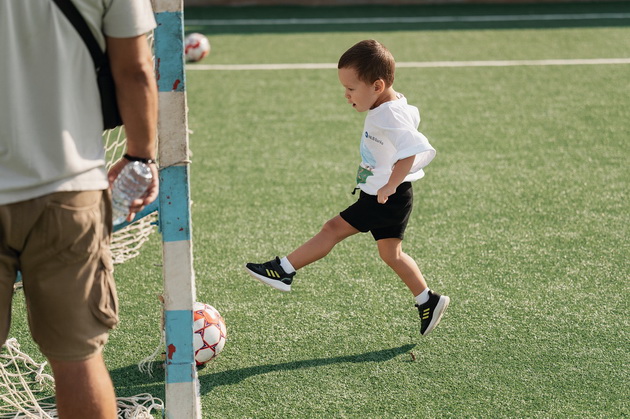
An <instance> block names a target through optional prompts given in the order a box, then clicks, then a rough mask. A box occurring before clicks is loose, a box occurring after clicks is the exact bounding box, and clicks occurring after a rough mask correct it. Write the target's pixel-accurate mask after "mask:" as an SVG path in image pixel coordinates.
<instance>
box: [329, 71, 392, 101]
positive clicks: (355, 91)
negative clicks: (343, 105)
mask: <svg viewBox="0 0 630 419" xmlns="http://www.w3.org/2000/svg"><path fill="white" fill-rule="evenodd" d="M338 75H339V81H340V82H341V84H342V85H343V87H345V88H346V92H345V97H346V99H347V100H348V103H350V104H352V107H353V108H354V109H356V110H357V111H358V112H365V111H368V110H370V109H372V108H374V107H375V106H374V105H375V103H376V102H377V100H378V99H379V96H380V95H381V93H383V81H382V80H377V81H375V82H374V83H372V84H368V83H366V82H364V81H361V80H359V78H358V77H357V72H356V70H355V69H354V68H351V67H348V68H340V69H339V71H338Z"/></svg>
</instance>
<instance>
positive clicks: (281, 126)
mask: <svg viewBox="0 0 630 419" xmlns="http://www.w3.org/2000/svg"><path fill="white" fill-rule="evenodd" d="M484 7H485V8H483V7H480V8H479V9H475V8H474V7H467V8H461V7H460V8H458V7H454V6H451V7H445V8H443V9H439V8H436V7H424V8H423V7H415V8H408V9H404V10H403V9H398V10H397V12H400V11H401V10H402V11H404V12H405V15H413V13H416V14H418V15H423V14H427V15H431V14H433V15H440V14H454V13H466V14H475V13H476V14H480V15H484V14H488V13H494V14H520V13H525V12H527V13H561V12H562V10H559V9H558V8H559V7H560V6H558V5H556V6H550V5H548V6H544V5H540V6H532V5H529V6H519V7H518V8H516V9H510V8H509V7H503V8H501V7H499V6H492V7H490V6H484ZM567 7H569V9H563V10H564V11H565V12H570V11H575V12H584V13H586V12H590V13H597V12H601V13H604V12H606V13H609V12H614V11H621V12H627V9H628V6H627V5H626V4H623V3H614V2H611V3H602V4H600V5H597V4H575V5H570V6H567ZM274 10H275V11H274ZM337 10H338V11H339V14H338V15H339V16H344V15H346V14H347V15H350V16H372V15H375V14H377V13H378V14H384V13H385V14H386V13H391V15H393V16H397V15H398V14H397V13H394V12H396V11H391V10H389V9H387V10H389V11H387V12H383V11H382V9H373V8H367V9H363V8H353V9H352V8H343V9H337ZM364 10H367V12H366V14H364V15H362V13H363V12H364ZM375 10H376V11H375ZM378 10H381V11H380V12H378ZM324 11H325V10H324ZM261 13H262V14H261ZM265 13H267V14H265ZM321 13H323V11H322V9H318V8H277V9H273V8H272V9H260V8H253V9H252V8H206V9H197V8H195V9H187V15H186V16H187V17H189V18H196V19H200V18H212V19H218V18H239V17H260V16H262V17H265V18H271V17H278V16H280V17H309V16H313V17H321V16H322V14H321ZM323 16H326V15H325V14H324V15H323ZM491 26H492V25H489V24H484V25H479V27H475V26H474V25H472V24H470V25H467V26H466V27H453V25H451V26H449V25H443V26H442V27H440V26H438V25H433V26H431V28H424V27H423V28H413V27H409V26H404V27H402V28H391V27H385V28H383V27H379V26H377V25H375V26H372V27H369V28H363V27H362V28H357V27H356V26H352V27H347V28H339V27H334V28H332V30H331V28H328V27H318V28H317V30H315V29H313V28H311V29H308V30H307V29H304V30H303V31H301V30H299V28H295V27H293V28H292V29H291V30H280V28H275V29H269V28H267V29H265V28H249V29H247V30H245V29H243V28H240V27H239V28H236V27H227V28H222V29H221V28H215V27H202V26H188V27H186V30H187V31H188V32H190V31H201V32H205V33H206V34H208V36H209V39H210V42H211V43H212V48H213V50H212V53H211V55H210V56H209V57H208V58H206V59H205V60H204V61H203V62H202V64H257V63H335V62H336V61H337V59H338V57H339V55H340V54H342V53H343V52H344V51H345V50H346V49H347V48H348V47H349V46H351V45H352V44H353V43H355V42H357V41H359V40H361V39H365V38H375V39H379V40H381V41H382V42H383V43H385V44H386V45H387V46H388V47H389V48H390V50H391V51H392V52H393V53H394V55H395V56H396V58H397V60H398V61H400V62H408V61H468V60H523V59H531V60H542V59H576V58H625V57H628V56H630V42H629V41H628V39H630V28H628V20H625V21H623V24H622V23H620V21H618V20H615V21H614V22H611V23H609V22H608V21H605V22H601V21H598V22H583V24H582V25H580V24H577V23H575V22H573V23H572V27H567V26H566V25H565V26H563V25H561V24H555V25H554V24H553V23H547V24H545V25H540V26H541V27H535V25H529V26H528V25H516V27H515V28H513V29H510V28H506V27H505V25H504V24H503V25H498V26H497V27H494V28H493V27H491ZM629 70H630V67H629V66H628V64H622V65H565V66H515V67H458V68H400V69H398V70H397V74H396V82H395V88H396V89H397V90H398V91H400V92H402V93H404V94H405V95H406V96H407V98H408V100H409V102H410V103H411V104H414V105H416V106H418V107H419V108H420V112H421V116H422V122H421V125H420V130H421V131H422V132H423V133H424V134H425V135H427V137H428V138H429V139H430V141H431V142H432V144H433V145H434V146H435V148H436V149H437V157H436V158H435V160H434V161H433V162H432V163H431V164H430V165H429V166H428V167H427V169H426V177H425V178H424V179H423V180H421V181H419V182H417V183H416V184H415V186H414V189H415V197H416V200H415V209H414V213H413V215H412V219H411V221H410V225H409V228H408V231H407V235H406V238H405V241H404V244H403V248H404V249H405V250H406V252H407V253H409V254H410V255H411V256H412V257H414V258H415V259H416V261H417V262H418V264H419V266H420V268H421V270H422V271H423V273H424V275H425V277H426V279H427V281H428V283H429V286H430V287H431V288H432V289H435V290H436V291H438V292H440V293H443V294H446V295H449V296H450V297H451V305H450V307H449V309H448V311H447V312H446V314H445V316H444V318H443V320H442V323H441V324H440V326H439V327H438V328H436V329H435V331H434V332H432V334H431V335H429V336H427V337H421V336H420V335H419V333H418V328H419V321H418V313H417V311H416V309H415V308H414V306H413V304H414V301H413V298H412V295H411V294H410V293H409V292H408V291H407V290H406V288H405V287H404V285H403V284H402V282H401V281H400V280H399V279H397V277H396V275H395V274H394V273H393V272H392V271H391V270H390V269H389V268H387V267H386V266H385V264H384V263H383V262H382V261H381V260H380V259H379V257H378V252H377V249H376V245H375V243H374V241H373V240H372V238H371V236H370V235H359V236H355V237H351V238H350V239H348V240H346V241H344V242H342V243H341V244H339V245H338V246H337V247H336V248H335V249H334V250H333V252H332V253H331V254H330V255H329V256H328V257H326V258H325V259H323V260H321V261H319V262H317V263H315V264H313V265H310V266H308V267H306V268H304V269H303V270H301V271H300V272H299V273H298V276H297V277H296V280H295V282H294V285H293V291H292V292H291V293H288V294H286V293H280V292H277V291H274V290H272V289H271V288H268V287H265V286H264V285H262V284H260V283H258V282H257V281H255V280H253V279H251V278H250V277H249V276H247V274H246V273H245V272H244V271H243V269H242V266H243V265H244V264H245V262H248V261H252V262H263V261H266V260H268V259H271V258H272V257H274V256H276V255H279V256H284V255H286V254H287V253H289V252H290V251H291V250H293V249H294V248H295V247H297V246H299V245H300V244H302V243H303V242H304V241H305V240H307V239H309V238H310V237H311V236H312V235H313V234H315V233H317V231H318V230H319V228H320V227H321V225H322V224H323V223H324V222H325V221H326V220H328V219H329V218H331V217H333V216H334V215H336V214H337V213H338V212H339V211H340V210H343V209H344V208H345V207H346V206H348V205H349V204H350V203H352V202H353V200H354V199H355V197H353V196H352V195H351V194H350V192H351V191H352V189H353V187H354V184H353V182H354V179H355V177H354V176H355V171H356V167H357V165H358V163H359V150H358V146H359V138H360V134H361V130H362V126H363V119H364V117H365V115H364V114H358V113H357V112H356V111H354V110H353V109H352V108H351V107H350V106H349V105H348V104H346V101H345V98H344V97H343V88H342V87H341V85H340V84H339V82H338V79H337V73H336V70H334V69H329V70H327V69H323V70H276V71H209V70H205V71H202V70H197V71H188V72H187V75H186V78H187V80H186V82H187V91H188V106H189V108H190V110H189V127H190V129H191V130H192V133H191V135H190V147H191V150H192V165H191V190H192V200H193V204H192V217H193V250H194V266H195V271H196V284H197V299H198V300H199V301H204V302H206V303H209V304H211V305H213V306H214V307H216V308H217V309H218V310H219V311H220V312H221V314H222V315H223V317H224V318H225V321H226V324H227V328H228V339H229V340H228V342H227V344H226V346H225V349H224V351H223V353H222V354H221V355H220V356H219V357H218V358H217V359H216V360H214V361H212V362H211V363H210V364H208V365H207V366H206V367H205V368H203V369H201V370H200V371H199V378H200V393H201V401H202V407H203V412H204V414H203V417H204V418H210V417H220V418H271V417H282V418H293V417H308V418H312V417H315V418H318V417H321V418H328V417H339V418H364V417H370V418H376V417H387V418H406V417H409V418H410V417H420V418H442V417H505V418H517V417H537V418H552V417H553V418H556V417H576V418H577V417H579V418H584V417H592V418H612V417H615V418H616V417H627V416H628V415H630V408H629V405H628V400H629V399H630V392H629V391H628V388H629V384H630V383H629V381H630V380H629V379H628V365H629V362H630V351H629V350H628V332H629V330H630V329H629V320H628V318H629V316H628V308H629V307H628V306H629V304H628V279H629V272H630V266H629V263H628V254H629V253H630V246H629V245H628V227H627V226H628V224H629V222H630V217H629V216H628V210H629V209H630V208H629V205H628V179H629V178H630V176H629V175H630V173H629V170H628V157H629V155H628V145H627V144H628V138H627V137H628V134H627V133H628V129H627V127H628V115H630V99H629V98H630V84H629V82H628V74H630V73H629ZM159 239H160V236H159V234H155V235H154V237H153V238H152V240H151V241H150V242H149V243H147V244H146V245H145V247H144V248H143V252H142V254H141V256H139V257H138V258H136V259H134V260H132V261H129V262H127V263H125V264H123V265H119V266H117V268H116V276H117V281H118V284H119V285H118V286H119V297H120V300H121V320H122V323H121V325H120V327H119V328H118V329H116V330H115V331H114V332H113V333H112V336H111V339H110V343H109V345H108V346H107V348H106V351H105V356H106V359H107V363H108V366H109V367H110V369H111V371H112V376H113V379H114V382H115V384H116V388H117V391H118V393H119V395H133V394H138V393H143V392H150V393H151V394H153V395H154V396H157V397H162V398H163V397H164V372H163V371H162V370H160V369H159V368H156V369H155V370H154V376H153V377H148V376H146V375H144V374H142V373H140V372H138V371H137V368H136V364H137V362H138V361H139V360H140V359H142V358H144V357H145V356H147V355H148V354H150V353H151V352H152V351H153V349H154V348H155V346H156V345H158V343H159V340H160V334H159V324H160V317H161V315H160V305H159V302H158V299H157V296H158V295H159V294H160V293H161V289H162V277H161V276H162V272H161V268H160V262H161V246H160V243H159ZM22 300H23V297H22V296H18V297H17V298H15V309H14V321H15V324H14V327H13V329H12V335H14V336H17V337H18V339H19V340H20V341H21V342H24V343H23V346H25V347H26V348H27V349H28V350H29V351H34V352H36V349H35V347H34V346H33V344H32V343H30V342H29V341H28V330H27V327H26V326H25V322H24V318H23V312H24V308H23V302H22Z"/></svg>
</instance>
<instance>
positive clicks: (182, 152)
mask: <svg viewBox="0 0 630 419" xmlns="http://www.w3.org/2000/svg"><path fill="white" fill-rule="evenodd" d="M153 10H154V11H155V18H156V21H157V24H158V26H157V28H156V29H155V32H154V37H155V43H154V52H155V67H156V78H157V83H158V92H159V93H158V99H159V111H158V136H159V141H158V148H159V162H160V197H159V208H160V209H159V217H160V230H161V233H162V241H163V263H164V267H163V273H164V328H165V335H166V400H165V402H166V417H167V418H169V419H181V418H191V419H200V418H201V403H200V399H199V382H198V378H197V369H196V365H195V359H194V350H193V314H192V309H193V303H194V302H195V298H196V291H195V275H194V271H193V252H192V225H191V210H190V203H191V200H190V177H189V175H190V170H189V164H190V160H189V148H188V118H187V106H186V80H185V73H184V21H183V20H184V16H183V0H153Z"/></svg>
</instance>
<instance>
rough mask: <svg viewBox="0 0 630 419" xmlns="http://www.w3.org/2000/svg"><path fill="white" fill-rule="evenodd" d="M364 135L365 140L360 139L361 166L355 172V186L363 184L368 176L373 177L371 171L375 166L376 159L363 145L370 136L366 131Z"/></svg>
mask: <svg viewBox="0 0 630 419" xmlns="http://www.w3.org/2000/svg"><path fill="white" fill-rule="evenodd" d="M364 135H365V138H361V164H360V165H359V170H358V172H357V185H359V184H361V183H365V182H366V181H367V178H368V177H369V176H373V175H374V173H372V170H374V167H375V166H376V159H375V158H374V156H373V155H372V152H371V151H370V150H369V149H368V147H367V145H366V144H365V139H366V138H370V135H369V134H368V132H367V131H365V134H364Z"/></svg>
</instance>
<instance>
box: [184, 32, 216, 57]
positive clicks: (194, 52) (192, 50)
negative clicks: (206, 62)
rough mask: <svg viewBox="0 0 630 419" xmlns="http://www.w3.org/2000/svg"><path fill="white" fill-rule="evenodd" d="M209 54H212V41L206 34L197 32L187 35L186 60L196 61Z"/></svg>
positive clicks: (185, 43)
mask: <svg viewBox="0 0 630 419" xmlns="http://www.w3.org/2000/svg"><path fill="white" fill-rule="evenodd" d="M208 54H210V41H208V38H206V36H205V35H203V34H200V33H197V32H195V33H191V34H190V35H188V36H186V40H185V42H184V55H185V56H186V61H188V62H189V63H196V62H197V61H201V60H203V59H204V58H205V57H206V56H207V55H208Z"/></svg>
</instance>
